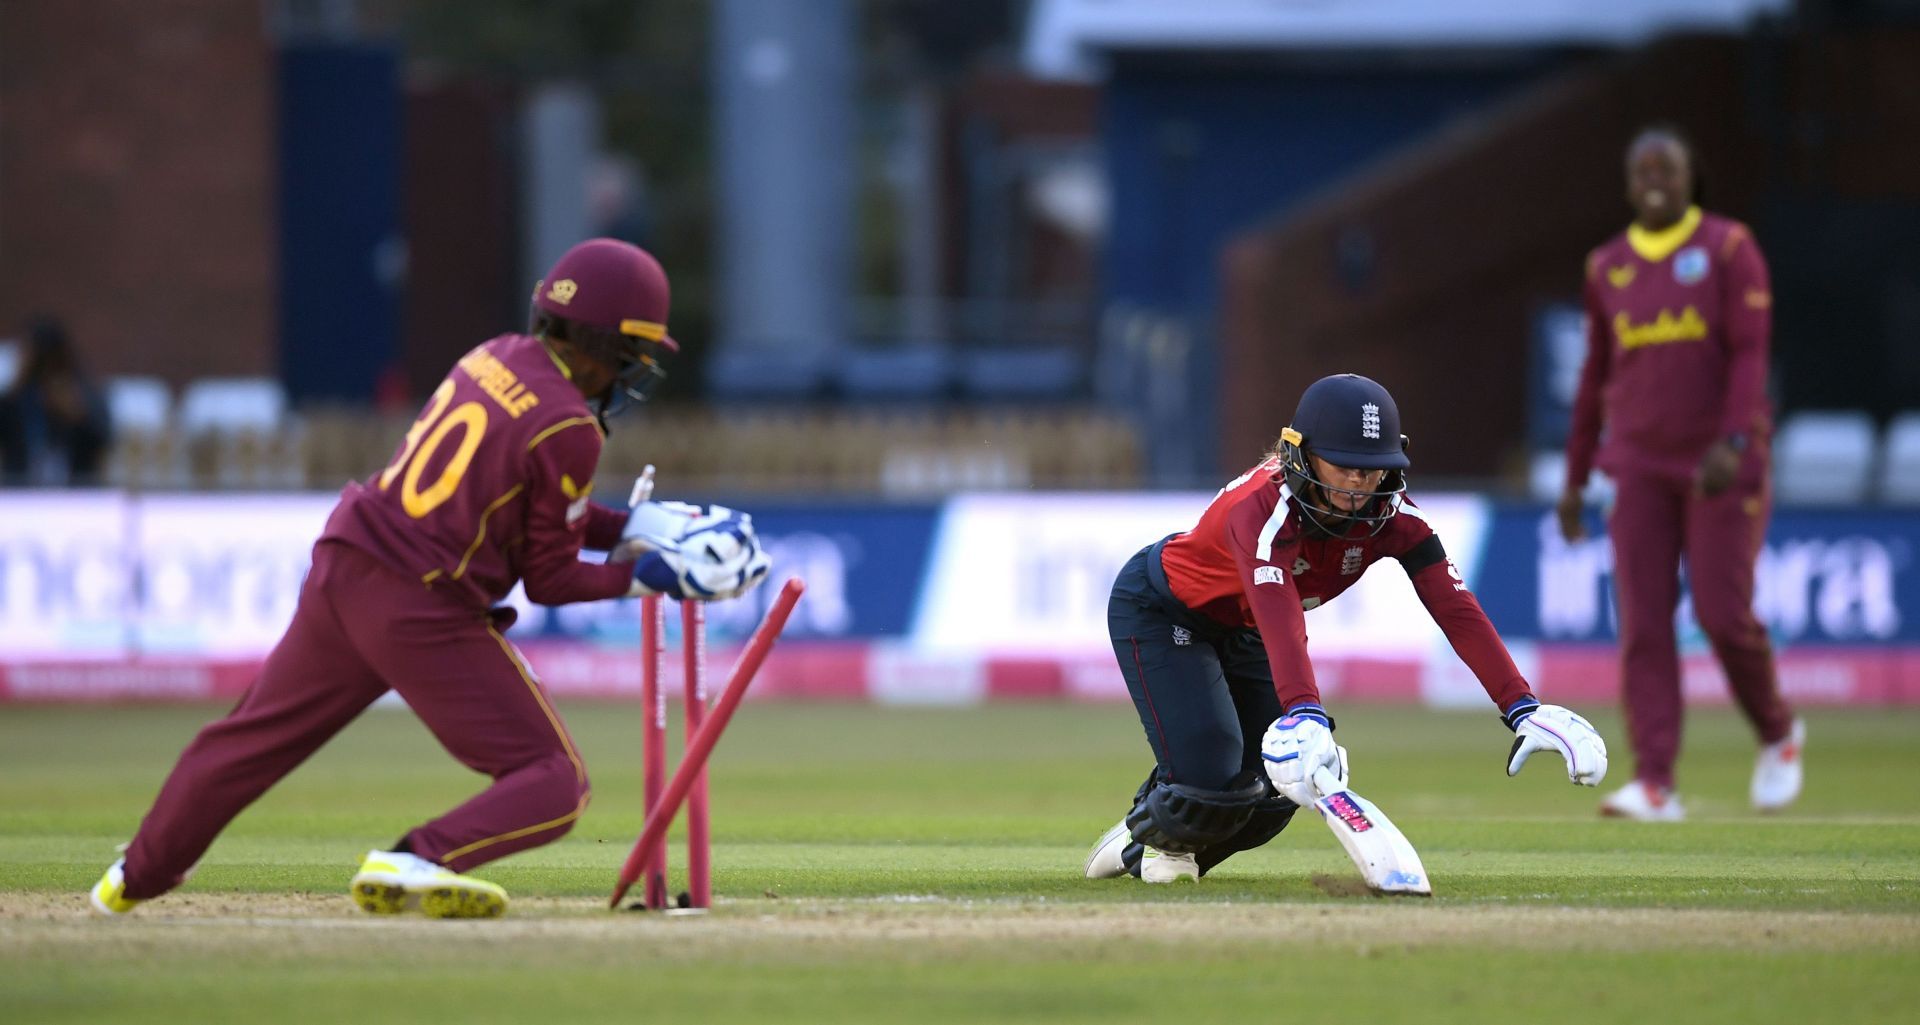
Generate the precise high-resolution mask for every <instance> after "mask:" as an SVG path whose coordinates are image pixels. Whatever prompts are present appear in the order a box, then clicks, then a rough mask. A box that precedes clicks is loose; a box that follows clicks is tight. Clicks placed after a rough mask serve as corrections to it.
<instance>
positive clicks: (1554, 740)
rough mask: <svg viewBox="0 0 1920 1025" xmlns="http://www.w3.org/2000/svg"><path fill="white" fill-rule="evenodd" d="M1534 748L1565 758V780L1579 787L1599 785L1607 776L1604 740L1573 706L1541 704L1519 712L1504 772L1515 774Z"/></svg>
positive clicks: (1605, 744) (1605, 743)
mask: <svg viewBox="0 0 1920 1025" xmlns="http://www.w3.org/2000/svg"><path fill="white" fill-rule="evenodd" d="M1535 751H1558V752H1560V757H1562V758H1565V759H1566V760H1567V779H1569V780H1572V781H1573V782H1575V783H1578V784H1580V785H1581V786H1586V787H1592V786H1599V785H1600V781H1601V780H1603V779H1606V778H1607V742H1606V741H1604V740H1602V739H1600V733H1599V731H1598V730H1595V729H1594V728H1593V725H1592V724H1591V723H1589V722H1587V721H1586V720H1585V719H1582V718H1580V716H1578V715H1576V714H1574V712H1573V710H1572V709H1568V708H1563V707H1561V706H1559V705H1540V706H1538V707H1536V708H1534V709H1533V710H1532V711H1522V712H1520V713H1519V722H1518V723H1516V724H1515V726H1514V729H1513V750H1512V751H1511V752H1510V753H1509V754H1508V755H1507V775H1509V776H1514V775H1518V774H1519V772H1520V767H1521V766H1522V765H1525V764H1527V759H1528V758H1530V757H1532V756H1533V753H1534V752H1535Z"/></svg>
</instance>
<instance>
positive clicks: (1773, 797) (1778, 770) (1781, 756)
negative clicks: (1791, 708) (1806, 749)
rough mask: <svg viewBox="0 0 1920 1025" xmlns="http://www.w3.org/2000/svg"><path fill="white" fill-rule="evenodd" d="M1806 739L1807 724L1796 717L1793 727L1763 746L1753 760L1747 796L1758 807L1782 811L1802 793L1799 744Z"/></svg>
mask: <svg viewBox="0 0 1920 1025" xmlns="http://www.w3.org/2000/svg"><path fill="white" fill-rule="evenodd" d="M1806 742H1807V724H1806V722H1805V721H1804V720H1801V719H1795V720H1794V721H1793V730H1792V731H1791V732H1789V733H1788V734H1787V735H1786V737H1785V738H1784V739H1782V740H1779V741H1776V742H1774V743H1771V744H1768V745H1767V746H1766V747H1763V748H1761V749H1760V756H1759V757H1758V758H1756V759H1754V762H1753V786H1752V788H1751V789H1750V790H1749V791H1748V796H1750V797H1751V798H1752V799H1753V807H1754V809H1755V810H1756V811H1779V810H1780V809H1782V808H1785V807H1786V806H1787V805H1789V804H1792V803H1793V800H1794V798H1796V797H1799V796H1800V784H1801V782H1802V777H1803V775H1804V774H1803V773H1802V772H1801V765H1800V748H1801V747H1802V746H1803V745H1805V744H1806Z"/></svg>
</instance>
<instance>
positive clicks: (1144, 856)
mask: <svg viewBox="0 0 1920 1025" xmlns="http://www.w3.org/2000/svg"><path fill="white" fill-rule="evenodd" d="M1140 881H1141V882H1143V883H1178V882H1188V883H1197V882H1199V881H1200V866H1199V865H1198V864H1196V863H1195V862H1194V860H1193V855H1191V854H1169V853H1167V852H1166V851H1161V850H1155V849H1154V848H1152V847H1149V848H1147V849H1146V850H1145V851H1144V852H1142V853H1141V855H1140Z"/></svg>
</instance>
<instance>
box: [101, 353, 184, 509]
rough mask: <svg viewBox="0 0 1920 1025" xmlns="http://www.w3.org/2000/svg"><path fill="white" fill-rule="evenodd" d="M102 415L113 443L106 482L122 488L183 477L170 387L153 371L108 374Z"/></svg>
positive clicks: (171, 483) (162, 484)
mask: <svg viewBox="0 0 1920 1025" xmlns="http://www.w3.org/2000/svg"><path fill="white" fill-rule="evenodd" d="M103 388H104V391H105V394H106V402H107V417H108V419H109V420H110V421H111V422H112V424H113V448H112V450H111V451H109V452H108V454H107V466H106V477H107V483H109V484H111V485H114V486H115V487H123V488H139V489H153V488H172V487H179V486H181V485H183V484H185V483H186V464H185V462H184V459H185V454H186V453H185V451H184V450H183V449H182V448H181V447H180V445H179V444H178V438H177V436H176V434H175V433H174V424H173V412H174V410H173V390H172V389H170V388H168V387H167V382H165V381H163V380H161V379H160V378H158V377H144V376H121V377H109V378H107V380H106V382H105V384H104V386H103Z"/></svg>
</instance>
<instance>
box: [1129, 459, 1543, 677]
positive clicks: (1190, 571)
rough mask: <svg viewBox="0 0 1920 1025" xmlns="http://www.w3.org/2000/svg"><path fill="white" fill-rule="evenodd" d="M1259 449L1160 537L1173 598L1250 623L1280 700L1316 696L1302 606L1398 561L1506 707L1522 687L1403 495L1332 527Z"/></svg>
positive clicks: (1220, 617)
mask: <svg viewBox="0 0 1920 1025" xmlns="http://www.w3.org/2000/svg"><path fill="white" fill-rule="evenodd" d="M1283 479H1284V478H1283V475H1282V473H1281V467H1280V460H1279V458H1278V457H1274V458H1270V459H1268V460H1267V461H1266V462H1263V463H1261V464H1259V465H1258V466H1255V467H1254V468H1253V469H1251V470H1248V471H1247V472H1246V473H1244V474H1241V475H1240V476H1239V477H1238V478H1236V479H1235V480H1234V481H1233V483H1231V484H1228V485H1227V486H1226V487H1224V488H1222V489H1220V493H1219V494H1217V495H1215V496H1214V498H1213V501H1212V502H1211V503H1210V504H1208V506H1207V509H1206V511H1205V512H1204V513H1202V514H1201V516H1200V522H1199V523H1198V524H1196V525H1195V526H1194V528H1193V529H1192V530H1189V531H1187V532H1186V533H1183V534H1178V535H1175V536H1174V537H1172V538H1170V539H1168V541H1167V542H1166V544H1164V545H1162V546H1161V549H1160V564H1161V568H1162V569H1164V570H1165V571H1166V574H1167V584H1168V586H1169V587H1170V588H1171V589H1172V590H1173V596H1174V597H1175V598H1177V599H1179V600H1180V602H1181V603H1182V604H1184V605H1186V606H1187V607H1188V608H1190V609H1193V610H1194V611H1195V612H1198V613H1200V614H1201V615H1204V616H1207V617H1208V618H1210V619H1213V620H1215V621H1216V622H1219V623H1222V624H1224V625H1226V626H1231V627H1253V628H1255V629H1257V630H1259V632H1260V638H1261V641H1262V642H1263V643H1264V644H1265V646H1266V649H1267V661H1268V663H1269V664H1270V666H1271V667H1272V670H1273V685H1274V689H1275V690H1276V691H1278V692H1279V696H1280V702H1281V706H1282V707H1284V708H1292V707H1294V706H1295V705H1299V704H1302V703H1314V704H1317V703H1319V700H1320V688H1319V685H1318V684H1317V683H1316V682H1315V681H1314V676H1313V663H1312V662H1311V661H1310V660H1309V659H1308V658H1307V627H1306V612H1307V611H1308V610H1309V609H1314V608H1317V607H1319V606H1321V605H1324V604H1326V603H1327V602H1329V601H1332V600H1333V599H1334V598H1336V597H1338V596H1339V595H1340V593H1341V592H1343V591H1345V590H1346V589H1347V588H1349V587H1351V586H1353V583H1354V581H1356V580H1359V579H1360V577H1361V575H1362V574H1364V573H1365V572H1366V571H1367V567H1368V566H1371V565H1373V564H1374V563H1375V562H1378V561H1379V560H1381V559H1385V558H1392V559H1396V560H1398V561H1399V562H1400V564H1401V566H1402V567H1403V568H1404V569H1405V570H1406V571H1407V577H1408V578H1409V579H1410V580H1411V581H1412V582H1413V588H1414V591H1415V592H1416V593H1418V594H1419V595H1420V601H1421V604H1423V605H1425V606H1426V608H1427V612H1428V613H1429V614H1430V615H1432V616H1433V619H1434V622H1435V623H1437V624H1439V626H1440V629H1441V630H1442V631H1444V632H1445V633H1446V635H1447V640H1448V642H1449V643H1451V644H1452V645H1453V650H1454V651H1455V652H1456V653H1457V654H1459V656H1460V658H1461V660H1462V661H1464V662H1465V663H1466V664H1467V666H1468V667H1469V668H1471V669H1472V670H1473V672H1474V675H1475V676H1477V677H1478V678H1479V680H1480V685H1481V686H1482V687H1484V688H1486V691H1487V696H1489V697H1491V698H1493V700H1494V701H1495V702H1496V703H1497V704H1498V705H1499V706H1500V707H1501V708H1502V709H1505V708H1507V707H1509V706H1510V705H1512V703H1513V702H1515V701H1517V700H1519V699H1521V698H1524V697H1528V696H1530V694H1531V691H1530V689H1529V688H1528V686H1527V681H1526V680H1525V679H1524V678H1523V677H1522V676H1521V675H1520V671H1519V669H1517V668H1516V667H1515V666H1514V664H1513V659H1512V657H1510V656H1509V655H1508V654H1507V648H1506V645H1505V644H1504V643H1502V642H1501V640H1500V635H1499V634H1498V633H1497V632H1496V631H1495V630H1494V628H1493V624H1492V622H1490V621H1489V620H1488V619H1487V615H1486V613H1485V612H1484V611H1483V610H1482V609H1481V608H1480V603H1479V602H1478V601H1477V600H1475V598H1474V597H1473V593H1472V592H1471V591H1469V590H1467V585H1466V583H1465V581H1464V580H1462V579H1461V576H1460V571H1459V570H1458V569H1457V568H1455V567H1454V565H1453V562H1452V561H1451V560H1450V559H1448V558H1447V553H1446V549H1445V547H1444V546H1442V544H1441V543H1440V538H1439V537H1438V536H1437V535H1435V534H1434V532H1433V528H1432V527H1431V526H1429V525H1428V524H1427V521H1426V519H1425V518H1424V517H1423V516H1421V514H1420V510H1419V509H1418V507H1416V506H1414V505H1413V503H1412V502H1403V503H1402V504H1401V507H1400V511H1399V512H1398V513H1397V514H1395V515H1394V516H1393V518H1392V519H1390V520H1388V521H1387V523H1386V525H1385V526H1384V527H1383V528H1382V529H1381V530H1380V531H1379V533H1376V534H1373V535H1371V536H1365V530H1366V529H1368V528H1364V527H1362V528H1360V529H1356V530H1354V531H1352V532H1351V533H1353V534H1354V536H1352V537H1334V536H1330V535H1327V534H1326V533H1325V532H1324V531H1320V530H1317V529H1314V528H1313V527H1312V525H1311V524H1309V523H1306V522H1304V521H1303V519H1302V517H1301V514H1300V510H1299V505H1298V503H1299V501H1300V500H1299V499H1298V498H1297V497H1295V496H1294V495H1293V494H1292V493H1291V492H1290V491H1289V489H1288V488H1287V486H1286V484H1285V483H1283Z"/></svg>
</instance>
